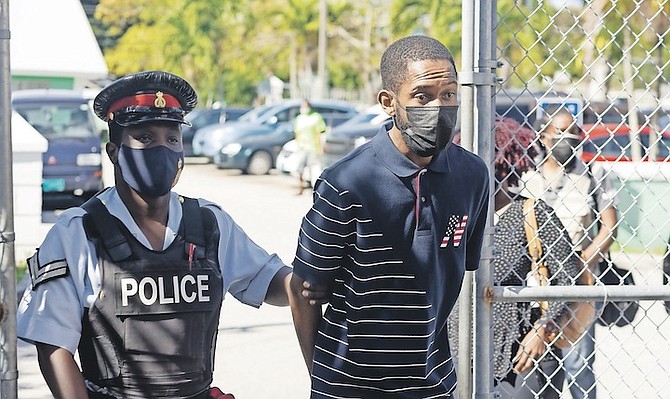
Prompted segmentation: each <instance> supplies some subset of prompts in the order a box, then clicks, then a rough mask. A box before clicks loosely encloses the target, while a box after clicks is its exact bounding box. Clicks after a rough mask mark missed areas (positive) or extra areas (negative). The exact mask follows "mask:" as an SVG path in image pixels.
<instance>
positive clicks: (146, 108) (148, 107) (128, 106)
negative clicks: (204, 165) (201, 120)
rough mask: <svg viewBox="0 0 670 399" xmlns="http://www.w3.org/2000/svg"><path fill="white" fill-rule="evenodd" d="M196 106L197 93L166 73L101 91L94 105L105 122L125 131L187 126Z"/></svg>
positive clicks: (129, 79)
mask: <svg viewBox="0 0 670 399" xmlns="http://www.w3.org/2000/svg"><path fill="white" fill-rule="evenodd" d="M197 103H198V96H197V94H196V93H195V90H193V87H191V85H190V84H189V83H188V82H187V81H185V80H184V79H182V78H180V77H179V76H177V75H173V74H171V73H168V72H164V71H144V72H139V73H135V74H132V75H127V76H124V77H122V78H120V79H118V80H115V81H114V82H112V83H110V84H109V85H108V86H107V87H105V88H104V89H102V91H100V93H99V94H98V95H97V96H96V97H95V100H94V101H93V110H94V111H95V113H96V115H98V117H99V118H100V119H102V120H103V121H106V122H115V123H117V124H119V125H121V126H124V127H125V126H131V125H136V124H138V123H143V122H150V121H166V122H177V123H183V124H187V125H188V124H189V123H188V121H185V120H184V116H185V115H186V114H188V113H189V112H191V110H193V108H195V106H196V104H197Z"/></svg>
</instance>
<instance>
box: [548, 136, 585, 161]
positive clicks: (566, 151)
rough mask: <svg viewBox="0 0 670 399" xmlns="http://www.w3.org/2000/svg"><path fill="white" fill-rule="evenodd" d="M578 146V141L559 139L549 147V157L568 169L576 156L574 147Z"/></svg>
mask: <svg viewBox="0 0 670 399" xmlns="http://www.w3.org/2000/svg"><path fill="white" fill-rule="evenodd" d="M578 145H579V141H578V140H574V139H569V138H561V139H559V140H557V141H556V142H555V143H554V145H553V146H552V147H551V150H550V151H551V156H552V157H553V158H554V159H555V160H556V162H558V163H560V164H561V165H563V166H565V167H570V166H572V165H573V164H574V163H575V160H576V159H577V155H576V154H575V152H576V151H577V150H576V147H577V146H578Z"/></svg>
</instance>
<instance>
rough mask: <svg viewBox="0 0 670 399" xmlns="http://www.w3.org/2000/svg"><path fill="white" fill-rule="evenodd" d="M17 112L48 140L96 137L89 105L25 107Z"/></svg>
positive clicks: (21, 107) (20, 107) (19, 108)
mask: <svg viewBox="0 0 670 399" xmlns="http://www.w3.org/2000/svg"><path fill="white" fill-rule="evenodd" d="M16 111H17V112H18V113H19V114H20V115H21V116H22V117H23V118H24V119H25V120H26V121H28V123H30V124H31V125H32V126H33V127H34V128H35V129H36V130H37V131H38V132H40V133H41V134H42V135H43V136H44V137H45V138H47V139H50V138H56V137H92V136H95V135H96V131H95V124H94V123H93V120H92V119H91V115H90V112H89V110H88V105H87V104H52V105H42V106H32V105H25V106H19V107H17V109H16Z"/></svg>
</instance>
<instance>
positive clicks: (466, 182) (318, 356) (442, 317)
mask: <svg viewBox="0 0 670 399" xmlns="http://www.w3.org/2000/svg"><path fill="white" fill-rule="evenodd" d="M381 75H382V85H383V89H382V90H381V91H380V92H379V95H378V101H379V103H380V104H381V106H382V107H383V109H384V110H385V111H386V113H388V114H389V115H391V116H392V117H393V124H389V125H387V126H384V127H383V128H382V129H380V131H379V133H378V134H377V135H376V136H375V137H374V138H373V139H372V140H371V141H370V142H368V143H366V144H364V145H363V146H361V147H359V148H357V149H356V150H354V151H353V152H352V153H350V154H349V155H347V156H346V157H344V158H343V159H341V160H340V161H338V162H337V163H336V164H335V165H333V166H332V167H331V168H329V169H327V170H325V171H324V172H323V174H322V176H321V177H320V179H319V180H318V181H317V183H316V185H315V189H314V204H313V206H312V208H311V210H310V211H309V212H308V213H307V215H306V216H305V218H304V219H303V222H302V227H301V229H300V237H299V242H298V248H297V252H296V257H295V260H294V262H293V267H294V274H293V277H292V280H291V290H292V293H293V295H292V296H293V297H292V298H291V308H292V311H293V319H294V323H295V327H296V332H297V335H298V339H299V341H300V346H301V349H302V352H303V355H304V357H305V361H306V363H307V367H308V369H309V370H310V373H311V376H312V393H311V397H312V398H449V397H451V394H452V392H453V391H454V388H455V386H456V375H455V369H454V364H453V362H452V358H451V353H450V349H449V343H448V339H447V331H446V320H447V316H448V315H449V312H450V311H451V309H452V307H453V305H454V303H455V301H456V299H457V297H458V293H459V291H460V288H461V283H462V280H463V274H464V271H465V270H475V269H476V268H477V266H478V263H479V259H480V251H481V246H482V237H483V233H484V227H485V224H486V215H487V208H488V186H489V183H488V171H487V168H486V165H485V163H484V162H483V161H482V160H481V159H480V158H478V157H477V156H476V155H474V154H472V153H470V152H467V151H465V150H464V149H463V148H461V147H459V146H457V145H454V144H452V143H451V139H452V137H453V132H454V123H455V121H456V114H457V110H458V106H457V100H456V93H457V90H458V80H457V74H456V66H455V63H454V59H453V57H452V55H451V54H450V52H449V50H447V48H446V47H444V45H442V44H441V43H440V42H438V41H437V40H435V39H432V38H429V37H427V36H409V37H406V38H404V39H400V40H398V41H397V42H395V43H393V44H391V46H389V48H388V49H387V50H386V51H385V53H384V55H383V56H382V60H381ZM317 285H325V286H327V287H328V288H329V289H330V291H331V292H332V296H331V300H330V303H329V304H328V306H327V308H326V311H325V313H324V314H323V315H322V312H321V310H322V309H321V307H320V306H316V305H314V304H313V302H311V301H310V299H309V298H310V296H309V289H310V287H314V286H317Z"/></svg>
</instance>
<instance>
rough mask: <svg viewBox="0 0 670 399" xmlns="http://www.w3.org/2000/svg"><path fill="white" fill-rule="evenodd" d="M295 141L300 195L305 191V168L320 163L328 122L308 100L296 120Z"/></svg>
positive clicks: (302, 105)
mask: <svg viewBox="0 0 670 399" xmlns="http://www.w3.org/2000/svg"><path fill="white" fill-rule="evenodd" d="M293 131H294V132H295V141H296V143H297V145H298V157H299V161H298V168H297V174H298V181H299V182H298V194H302V193H303V191H304V189H305V182H304V177H303V176H304V172H305V168H311V167H312V166H314V165H316V164H318V163H319V157H320V156H321V153H322V146H321V133H323V132H325V131H326V122H325V121H324V120H323V117H322V116H321V114H319V113H318V112H316V111H314V110H313V109H312V105H311V104H310V103H309V101H307V100H303V101H302V103H301V104H300V115H298V116H297V117H296V118H295V123H294V126H293Z"/></svg>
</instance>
